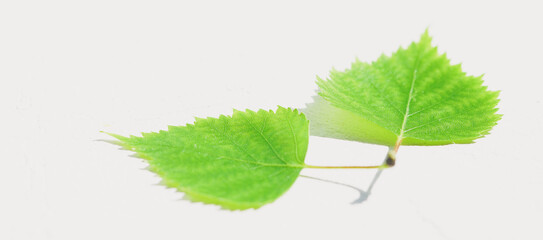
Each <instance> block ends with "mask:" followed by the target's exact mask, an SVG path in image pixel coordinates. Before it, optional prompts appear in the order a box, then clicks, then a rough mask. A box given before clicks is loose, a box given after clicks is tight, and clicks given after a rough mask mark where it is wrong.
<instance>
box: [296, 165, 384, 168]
mask: <svg viewBox="0 0 543 240" xmlns="http://www.w3.org/2000/svg"><path fill="white" fill-rule="evenodd" d="M304 167H305V168H316V169H375V168H386V167H387V166H386V165H385V164H383V165H379V166H315V165H304Z"/></svg>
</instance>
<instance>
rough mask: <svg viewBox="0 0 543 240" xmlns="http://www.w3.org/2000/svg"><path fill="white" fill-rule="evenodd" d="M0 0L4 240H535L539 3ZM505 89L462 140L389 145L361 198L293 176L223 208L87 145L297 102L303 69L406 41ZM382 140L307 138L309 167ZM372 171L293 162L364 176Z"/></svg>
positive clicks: (371, 151)
mask: <svg viewBox="0 0 543 240" xmlns="http://www.w3.org/2000/svg"><path fill="white" fill-rule="evenodd" d="M195 2H197V3H190V2H188V1H186V2H182V1H87V2H86V3H83V2H82V1H2V2H0V83H1V84H0V111H1V114H0V116H1V117H0V123H1V124H0V133H1V137H0V156H1V163H2V164H1V167H0V191H1V194H0V239H161V240H166V239H372V240H375V239H477V240H480V239H543V233H542V231H541V226H542V224H543V217H542V216H543V161H542V157H541V155H540V154H539V151H540V149H541V148H542V143H543V142H542V140H541V136H542V135H543V129H542V125H543V104H542V99H543V97H542V95H541V89H542V87H543V83H542V82H543V78H542V75H543V74H542V72H543V71H542V69H543V61H542V56H543V48H542V45H543V44H542V43H543V31H542V23H543V17H542V15H541V9H542V7H541V4H540V3H538V2H537V1H515V2H514V3H501V1H486V2H485V1H449V2H445V1H368V2H367V3H364V2H363V1H351V2H347V1H345V2H344V1H329V2H321V1H306V2H302V1H297V2H293V1H273V2H270V3H266V4H264V3H256V2H255V1H247V2H238V1H195ZM427 27H429V31H430V34H431V35H432V36H433V37H434V43H435V44H437V45H438V46H439V49H440V51H442V52H443V51H445V52H447V54H448V56H449V57H450V58H451V60H452V62H453V63H459V62H462V63H463V69H464V70H465V71H466V72H467V73H468V74H470V75H480V74H483V73H484V74H485V76H484V79H485V85H487V86H489V89H491V90H501V91H502V92H501V94H500V98H501V99H502V100H501V102H500V104H499V107H500V111H499V112H500V113H502V114H504V117H503V119H502V120H501V121H500V122H499V124H498V125H497V126H496V127H495V128H494V129H493V130H492V132H491V134H490V135H489V136H487V137H486V138H483V139H480V140H479V141H477V143H475V144H471V145H449V146H442V147H402V148H401V149H400V152H399V155H398V163H397V166H396V167H394V168H393V169H387V170H385V171H384V172H383V174H382V175H381V178H380V179H379V180H378V182H377V183H376V184H375V186H374V188H373V191H372V194H371V195H370V196H369V198H368V199H367V200H366V201H363V202H362V203H357V204H351V202H353V201H356V200H357V199H358V197H359V192H358V191H357V190H355V189H353V188H351V187H346V186H342V185H338V184H332V183H327V182H322V181H318V180H314V179H310V178H304V177H301V178H299V179H298V180H297V181H296V182H295V184H294V185H293V186H292V188H291V189H290V190H289V191H288V192H287V193H286V194H285V195H283V196H282V197H281V198H279V199H278V200H277V201H276V202H275V203H273V204H269V205H266V206H264V207H262V208H261V209H259V210H248V211H243V212H240V211H233V212H232V211H226V210H221V209H220V208H219V207H217V206H213V205H204V204H201V203H191V202H189V201H186V200H182V198H183V194H182V193H179V192H176V191H174V190H172V189H165V188H164V187H162V186H157V185H156V183H158V182H159V181H160V179H159V178H158V177H157V176H156V175H154V174H152V173H150V172H148V171H147V170H144V168H145V167H146V164H145V162H144V161H143V160H140V159H136V158H131V157H129V155H130V152H127V151H120V150H118V147H116V146H113V145H111V144H108V143H105V142H102V141H97V140H100V139H111V138H109V137H108V136H106V135H104V134H102V133H100V132H99V131H108V132H115V133H120V134H137V133H139V132H143V131H158V130H160V129H165V128H166V127H167V125H184V124H185V123H188V122H192V121H193V117H194V116H197V117H207V116H218V115H219V114H231V113H232V108H236V109H245V108H249V109H253V110H256V109H259V108H264V109H275V107H276V106H277V105H281V106H285V107H295V108H302V107H304V104H305V103H307V102H309V101H311V96H312V95H313V93H314V91H315V89H316V84H315V83H314V81H315V79H316V78H315V76H316V75H318V76H321V77H326V75H327V73H328V71H329V70H330V69H331V68H332V67H335V68H337V69H344V68H346V67H348V66H349V64H350V62H352V61H353V60H354V59H355V58H359V59H360V60H362V61H372V60H374V59H376V58H377V57H378V56H379V55H380V54H381V53H383V52H384V53H387V54H389V53H391V52H393V51H395V50H396V49H397V48H398V47H399V46H400V45H402V46H406V45H407V44H408V43H410V42H411V41H413V40H417V39H418V37H419V36H420V34H421V33H422V32H423V31H424V30H425V29H426V28H427ZM385 153H386V148H385V147H382V146H376V145H369V144H363V143H355V142H346V141H340V140H333V139H325V138H319V137H311V138H310V145H309V151H308V154H307V157H306V161H307V162H308V163H313V164H323V165H324V164H329V165H340V164H360V165H363V164H372V163H379V162H380V161H382V159H383V157H384V155H385ZM374 173H375V170H313V169H311V170H303V172H302V174H303V175H307V176H312V177H318V178H322V179H327V180H331V181H336V182H341V183H343V184H348V185H352V186H354V187H356V188H359V189H362V190H365V189H366V188H367V186H368V185H369V183H370V181H371V179H372V177H373V174H374Z"/></svg>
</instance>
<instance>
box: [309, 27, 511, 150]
mask: <svg viewBox="0 0 543 240" xmlns="http://www.w3.org/2000/svg"><path fill="white" fill-rule="evenodd" d="M482 83H483V80H482V77H481V76H480V77H474V76H467V75H466V74H465V73H464V72H462V69H461V67H460V65H451V64H450V62H449V60H448V59H447V57H446V56H445V54H439V53H438V51H437V48H436V47H433V46H432V44H431V37H430V36H429V35H428V32H425V33H424V34H423V35H422V36H421V38H420V41H419V42H416V43H412V44H410V45H409V47H407V48H406V49H404V48H400V49H399V50H398V51H397V52H395V53H393V54H392V55H391V56H385V55H382V56H381V57H380V58H379V59H377V61H375V62H372V63H363V62H360V61H358V60H357V61H355V62H354V63H353V64H352V66H351V68H350V69H347V70H346V71H337V70H332V71H331V72H330V76H329V78H328V79H326V80H324V79H320V78H319V79H318V80H317V84H318V85H319V87H320V90H319V96H317V97H315V98H314V100H315V101H314V103H311V104H309V105H308V106H307V108H306V109H304V110H302V111H303V112H304V113H305V114H306V115H307V117H308V119H309V120H310V121H311V133H312V134H313V135H317V136H323V137H332V138H338V139H346V140H354V141H361V142H369V143H376V144H382V145H387V146H396V149H397V147H398V146H399V145H400V144H402V145H444V144H451V143H471V142H473V140H475V139H477V138H480V137H483V136H484V135H486V134H488V132H489V131H490V129H491V128H492V127H493V126H494V125H496V122H497V121H498V120H499V119H500V118H501V115H499V114H496V111H497V110H498V109H497V108H496V105H497V104H498V101H499V100H498V92H495V91H488V90H487V88H486V87H485V86H482Z"/></svg>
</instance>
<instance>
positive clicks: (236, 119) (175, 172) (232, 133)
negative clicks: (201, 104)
mask: <svg viewBox="0 0 543 240" xmlns="http://www.w3.org/2000/svg"><path fill="white" fill-rule="evenodd" d="M308 124H309V123H308V121H307V119H306V118H305V116H304V115H303V114H300V113H298V111H297V110H291V109H285V108H281V107H280V108H279V109H278V110H277V111H276V112H275V113H274V112H273V111H264V110H260V111H258V112H253V111H249V110H248V111H245V112H240V111H234V114H233V115H232V116H231V117H230V116H220V117H219V118H218V119H217V118H207V119H197V120H196V122H195V123H194V124H193V125H192V124H189V125H186V126H178V127H174V126H170V127H169V128H168V131H160V132H158V133H143V134H142V137H135V136H131V137H123V136H119V135H115V134H110V135H111V136H113V137H115V138H117V139H118V140H120V142H119V143H118V144H119V145H121V146H123V147H125V148H126V149H129V150H132V151H134V152H136V153H137V154H138V156H139V157H141V158H144V159H147V160H148V162H149V166H150V170H151V171H153V172H155V173H157V174H158V175H159V176H160V177H162V178H163V183H164V184H165V185H166V186H168V187H172V188H176V189H178V190H179V191H182V192H185V193H186V195H187V196H188V198H189V199H191V200H193V201H200V202H205V203H213V204H218V205H221V206H222V207H224V208H227V209H247V208H258V207H260V206H262V205H264V204H267V203H270V202H273V201H274V200H275V199H277V198H278V197H279V196H281V195H282V194H283V193H284V192H285V191H287V190H288V189H289V188H290V186H291V185H292V184H293V182H294V181H295V180H296V178H297V177H298V175H299V173H300V171H301V169H302V168H304V167H305V166H306V165H305V164H304V158H305V154H306V151H307V145H308Z"/></svg>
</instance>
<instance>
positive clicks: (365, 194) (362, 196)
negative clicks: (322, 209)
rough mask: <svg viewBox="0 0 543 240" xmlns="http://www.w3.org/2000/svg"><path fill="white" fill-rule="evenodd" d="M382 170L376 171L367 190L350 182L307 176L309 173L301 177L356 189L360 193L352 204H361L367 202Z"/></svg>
mask: <svg viewBox="0 0 543 240" xmlns="http://www.w3.org/2000/svg"><path fill="white" fill-rule="evenodd" d="M382 172H383V169H379V170H378V171H377V172H376V173H375V175H374V176H373V179H372V180H371V183H370V185H369V186H368V188H367V190H365V191H364V190H362V189H360V188H358V187H355V186H353V185H349V184H346V183H341V182H336V181H333V180H329V179H322V178H317V177H312V176H307V175H300V177H304V178H308V179H313V180H317V181H321V182H327V183H332V184H337V185H340V186H344V187H348V188H351V189H354V190H355V191H357V192H358V194H359V195H358V198H357V199H355V200H354V201H352V202H351V204H361V203H363V202H365V201H366V200H368V198H369V196H370V195H371V190H372V189H373V187H374V186H375V183H376V182H377V179H379V176H381V173H382Z"/></svg>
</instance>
